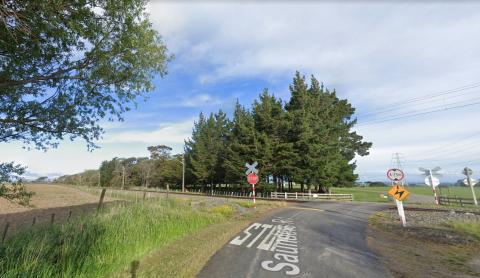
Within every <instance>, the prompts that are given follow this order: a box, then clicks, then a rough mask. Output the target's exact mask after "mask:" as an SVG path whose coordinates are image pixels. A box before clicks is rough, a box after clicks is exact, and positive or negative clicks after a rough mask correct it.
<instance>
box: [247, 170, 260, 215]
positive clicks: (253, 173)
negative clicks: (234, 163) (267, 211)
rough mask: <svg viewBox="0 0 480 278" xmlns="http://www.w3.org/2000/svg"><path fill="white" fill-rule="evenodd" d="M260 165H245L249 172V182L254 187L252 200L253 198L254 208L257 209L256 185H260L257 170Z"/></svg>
mask: <svg viewBox="0 0 480 278" xmlns="http://www.w3.org/2000/svg"><path fill="white" fill-rule="evenodd" d="M257 165H258V163H257V162H256V161H255V162H253V163H252V164H248V162H247V163H245V167H247V171H246V172H245V174H246V175H247V182H248V183H249V184H251V185H252V198H253V207H254V208H255V209H256V208H257V205H256V201H255V184H257V183H258V180H259V178H258V175H257V174H258V170H257V169H256V168H255V167H257Z"/></svg>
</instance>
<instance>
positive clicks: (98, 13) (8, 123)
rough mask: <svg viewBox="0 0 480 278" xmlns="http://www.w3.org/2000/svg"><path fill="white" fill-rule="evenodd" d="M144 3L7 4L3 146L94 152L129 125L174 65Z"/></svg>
mask: <svg viewBox="0 0 480 278" xmlns="http://www.w3.org/2000/svg"><path fill="white" fill-rule="evenodd" d="M145 5H146V1H145V0H115V1H112V0H88V1H87V0H79V1H69V0H5V1H2V2H1V3H0V142H7V141H13V140H14V141H22V142H24V143H26V144H30V143H32V144H34V145H35V147H37V148H41V149H45V148H48V147H51V146H56V145H57V144H58V141H59V140H61V139H63V138H65V137H69V138H71V139H73V138H77V137H79V138H83V139H85V140H86V141H87V145H88V146H89V147H93V146H94V143H93V141H94V140H95V139H98V138H99V137H100V136H101V133H102V128H101V127H100V126H99V125H98V121H99V120H100V119H103V118H106V119H109V120H114V119H120V120H121V119H122V114H123V113H124V112H125V111H126V110H128V109H130V108H131V107H132V105H134V104H135V101H136V99H137V98H138V97H139V96H145V94H146V93H147V92H149V91H151V90H152V89H153V85H152V82H151V81H152V78H153V77H154V76H155V75H161V76H163V75H164V74H165V73H166V62H167V60H168V59H169V57H168V54H167V49H166V47H165V45H164V44H163V42H162V41H161V38H160V36H159V34H158V33H157V32H156V31H154V30H153V29H152V26H151V23H150V22H149V20H148V18H147V15H146V14H145V12H144V9H145Z"/></svg>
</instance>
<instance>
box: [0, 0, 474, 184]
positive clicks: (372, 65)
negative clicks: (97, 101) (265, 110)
mask: <svg viewBox="0 0 480 278" xmlns="http://www.w3.org/2000/svg"><path fill="white" fill-rule="evenodd" d="M147 12H148V13H149V14H150V16H149V17H150V20H151V21H152V22H153V26H154V28H155V29H156V30H157V31H158V32H159V33H160V34H161V35H162V37H163V40H164V42H165V43H166V45H167V47H168V49H169V52H170V54H173V55H174V56H175V57H174V59H173V60H172V61H171V62H170V63H169V64H168V72H169V73H168V75H166V76H165V77H164V78H160V77H156V78H155V80H154V84H155V86H156V89H155V90H154V92H152V93H151V94H150V95H149V98H148V99H147V100H146V101H143V100H140V102H139V104H138V108H137V109H136V110H134V111H131V112H128V113H127V114H126V115H125V121H124V122H121V123H118V122H113V123H111V122H105V123H103V126H104V128H105V134H104V135H103V138H102V140H100V141H99V142H97V144H98V145H99V146H100V148H99V149H96V150H94V151H92V152H89V151H88V150H87V147H86V144H85V142H83V141H81V140H76V141H73V142H71V141H68V140H65V141H63V142H62V143H61V144H60V146H59V147H58V148H56V149H50V150H48V151H46V152H44V151H38V150H27V149H23V148H22V145H21V144H19V143H17V142H10V143H1V144H0V153H2V160H3V161H16V162H17V163H21V164H24V165H26V166H28V171H29V173H30V175H31V176H32V177H33V176H38V175H47V176H50V177H54V176H58V175H61V174H71V173H75V172H80V171H83V170H85V169H94V168H97V167H98V166H99V164H100V163H101V161H103V160H107V159H111V158H113V157H131V156H147V155H148V152H147V149H146V148H147V146H150V145H154V144H155V145H156V144H165V145H168V146H171V147H173V149H174V152H175V153H179V152H181V151H182V148H183V141H184V139H185V138H188V136H189V135H190V134H191V131H192V127H193V123H194V121H195V119H196V118H197V117H198V114H199V113H200V112H204V113H210V112H215V111H218V110H219V109H222V110H223V111H226V112H227V113H231V112H232V110H233V108H234V103H235V101H236V100H237V99H238V100H239V101H240V102H241V103H242V104H244V105H246V106H247V107H248V106H249V105H250V104H251V103H252V101H253V100H254V99H255V98H256V97H258V95H259V94H260V93H261V92H262V90H263V89H264V88H268V89H269V91H270V92H271V93H274V94H275V95H276V96H278V97H281V98H282V99H283V100H285V101H286V100H288V98H289V90H288V85H289V84H290V83H291V81H292V78H293V75H294V74H295V71H300V72H301V73H302V74H304V75H306V76H307V77H308V76H310V75H314V76H315V77H316V78H317V79H318V80H320V81H322V82H323V83H324V84H325V86H326V87H327V88H329V89H336V91H337V93H338V96H339V97H341V98H346V99H348V100H349V101H350V102H351V103H352V104H353V106H354V107H356V109H357V112H356V117H357V118H358V125H357V126H356V127H355V130H356V131H357V132H358V133H359V134H360V135H363V136H364V138H365V140H366V141H369V142H372V143H373V147H372V149H371V151H370V155H368V156H366V157H358V158H357V165H358V167H357V170H356V173H357V174H359V177H360V180H361V181H371V180H380V181H385V180H386V176H385V173H386V171H387V170H388V168H390V167H392V166H394V164H392V155H393V154H394V153H399V157H400V160H401V162H402V165H403V167H404V170H405V172H406V174H407V181H410V182H414V181H421V180H422V179H423V178H422V177H421V175H420V172H419V171H418V167H424V168H429V167H430V168H433V167H436V166H440V167H442V172H443V177H441V180H442V181H456V180H458V179H460V178H463V176H462V175H461V170H462V169H463V167H465V166H469V167H471V168H472V169H473V170H474V172H475V170H476V169H478V171H480V157H479V155H480V146H479V144H477V142H478V140H479V139H480V127H478V120H479V119H480V117H479V116H480V112H479V111H480V110H479V108H480V105H477V104H478V102H480V55H479V54H478V53H479V49H480V5H477V4H476V3H474V2H469V1H467V2H458V1H457V2H455V3H452V4H448V3H445V2H443V1H438V2H436V1H425V2H421V3H418V2H404V3H395V4H387V3H383V2H380V1H371V2H369V1H364V2H353V1H346V2H343V3H334V2H333V1H320V2H313V1H304V2H302V1H300V2H299V1H292V2H289V1H268V2H263V3H260V2H256V1H246V2H240V1H238V2H237V1H230V2H229V1H152V2H150V3H149V4H148V7H147ZM432 111H436V112H432ZM420 113H425V114H420ZM412 115H413V116H412ZM390 119H394V120H390ZM479 177H480V175H479Z"/></svg>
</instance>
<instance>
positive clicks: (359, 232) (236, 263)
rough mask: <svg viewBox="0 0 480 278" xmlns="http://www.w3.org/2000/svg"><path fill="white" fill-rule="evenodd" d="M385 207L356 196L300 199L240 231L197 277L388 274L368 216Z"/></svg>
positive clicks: (361, 275) (367, 275) (382, 275)
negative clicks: (370, 235) (370, 239)
mask: <svg viewBox="0 0 480 278" xmlns="http://www.w3.org/2000/svg"><path fill="white" fill-rule="evenodd" d="M385 207H387V205H384V204H373V203H372V204H370V203H355V202H308V203H302V204H295V205H293V207H289V208H285V209H282V210H280V211H277V212H275V213H273V214H270V215H268V216H267V217H265V218H263V219H261V220H260V221H258V222H255V223H252V224H251V225H250V226H249V227H248V228H246V229H245V230H243V231H242V232H240V233H239V234H238V235H237V236H235V237H234V238H233V239H232V240H231V241H230V242H229V243H227V244H226V245H225V246H224V247H223V248H222V249H220V250H219V251H218V252H217V253H216V254H215V255H214V256H213V257H212V258H211V259H210V260H209V261H208V263H207V265H206V266H205V267H204V268H203V269H202V271H201V272H200V274H199V275H198V277H200V278H227V277H235V278H243V277H248V278H250V277H252V278H253V277H255V278H256V277H336V278H337V277H368V278H374V277H389V274H388V272H387V271H386V270H385V268H384V266H383V265H382V264H381V262H380V260H379V257H378V256H377V255H376V254H375V253H373V252H372V251H371V250H370V249H369V248H368V246H367V242H366V228H367V219H368V216H369V215H371V214H372V213H374V212H375V211H377V210H379V209H382V208H385Z"/></svg>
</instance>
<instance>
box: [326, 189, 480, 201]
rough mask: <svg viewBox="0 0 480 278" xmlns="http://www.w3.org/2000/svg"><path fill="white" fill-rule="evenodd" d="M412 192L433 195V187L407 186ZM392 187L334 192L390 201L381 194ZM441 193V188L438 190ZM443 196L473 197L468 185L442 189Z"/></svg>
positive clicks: (359, 198) (333, 191)
mask: <svg viewBox="0 0 480 278" xmlns="http://www.w3.org/2000/svg"><path fill="white" fill-rule="evenodd" d="M406 188H407V190H408V191H410V192H411V193H412V194H418V195H426V196H432V189H431V188H430V187H427V186H406ZM389 189H390V187H343V188H342V187H333V188H331V191H332V193H341V194H353V198H354V200H355V201H360V202H388V199H384V198H381V197H380V194H382V193H383V194H385V195H387V192H388V190H389ZM438 192H439V193H440V190H439V191H438ZM475 193H476V194H477V198H480V187H476V188H475ZM441 195H442V196H447V195H448V196H451V197H453V196H457V197H462V198H469V199H472V192H471V190H470V188H468V187H456V186H451V187H449V189H446V188H442V189H441Z"/></svg>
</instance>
